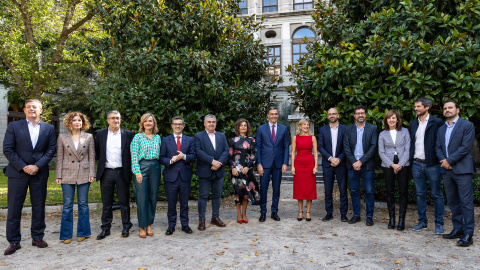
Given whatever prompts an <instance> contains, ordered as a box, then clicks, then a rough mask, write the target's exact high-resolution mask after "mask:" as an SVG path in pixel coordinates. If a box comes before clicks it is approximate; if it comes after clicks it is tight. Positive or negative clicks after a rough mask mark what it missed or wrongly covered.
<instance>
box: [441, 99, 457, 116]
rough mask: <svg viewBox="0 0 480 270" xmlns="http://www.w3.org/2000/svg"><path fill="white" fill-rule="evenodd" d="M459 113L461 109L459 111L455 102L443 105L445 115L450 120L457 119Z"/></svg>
mask: <svg viewBox="0 0 480 270" xmlns="http://www.w3.org/2000/svg"><path fill="white" fill-rule="evenodd" d="M459 112H460V109H457V108H456V107H455V103H453V102H447V103H445V105H443V115H444V116H445V117H446V118H447V119H449V120H450V119H452V120H453V119H455V118H457V116H458V113H459Z"/></svg>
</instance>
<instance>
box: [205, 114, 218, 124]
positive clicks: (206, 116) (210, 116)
mask: <svg viewBox="0 0 480 270" xmlns="http://www.w3.org/2000/svg"><path fill="white" fill-rule="evenodd" d="M207 118H214V119H215V121H217V118H216V117H215V115H213V114H207V115H205V118H203V122H204V123H205V121H207Z"/></svg>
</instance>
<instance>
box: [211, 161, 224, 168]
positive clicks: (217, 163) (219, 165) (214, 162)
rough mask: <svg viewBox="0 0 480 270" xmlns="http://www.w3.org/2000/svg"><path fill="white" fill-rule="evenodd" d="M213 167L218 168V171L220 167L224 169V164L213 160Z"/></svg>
mask: <svg viewBox="0 0 480 270" xmlns="http://www.w3.org/2000/svg"><path fill="white" fill-rule="evenodd" d="M212 166H214V167H217V170H218V169H219V168H220V167H222V163H221V162H220V161H217V160H213V162H212Z"/></svg>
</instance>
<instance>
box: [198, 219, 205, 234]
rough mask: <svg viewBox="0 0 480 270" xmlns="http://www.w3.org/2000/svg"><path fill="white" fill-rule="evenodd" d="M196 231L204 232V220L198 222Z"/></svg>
mask: <svg viewBox="0 0 480 270" xmlns="http://www.w3.org/2000/svg"><path fill="white" fill-rule="evenodd" d="M198 230H199V231H204V230H205V219H200V220H198Z"/></svg>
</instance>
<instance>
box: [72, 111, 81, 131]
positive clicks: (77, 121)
mask: <svg viewBox="0 0 480 270" xmlns="http://www.w3.org/2000/svg"><path fill="white" fill-rule="evenodd" d="M82 125H83V121H82V118H81V117H80V116H78V115H77V116H75V117H73V119H72V129H75V130H78V129H81V128H82Z"/></svg>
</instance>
